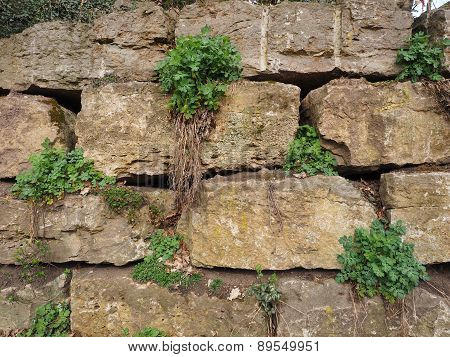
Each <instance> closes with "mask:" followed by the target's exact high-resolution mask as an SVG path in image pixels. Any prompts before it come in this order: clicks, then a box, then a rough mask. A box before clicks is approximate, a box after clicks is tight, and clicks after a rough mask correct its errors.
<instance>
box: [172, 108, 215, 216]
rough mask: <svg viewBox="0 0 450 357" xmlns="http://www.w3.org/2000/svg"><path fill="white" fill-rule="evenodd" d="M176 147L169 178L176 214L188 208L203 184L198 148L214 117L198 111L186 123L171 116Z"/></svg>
mask: <svg viewBox="0 0 450 357" xmlns="http://www.w3.org/2000/svg"><path fill="white" fill-rule="evenodd" d="M173 118H174V120H175V134H176V146H175V153H174V164H173V169H172V174H171V178H170V182H171V187H172V189H173V190H174V191H175V207H176V211H177V213H182V211H183V210H184V209H186V208H188V207H190V206H191V204H192V203H193V202H194V201H195V199H196V198H197V195H198V193H199V191H200V188H201V182H202V174H203V170H202V163H201V152H200V144H201V143H202V141H203V140H204V139H205V138H206V137H207V136H208V134H209V132H210V129H211V127H212V125H213V118H214V116H213V113H211V112H208V111H198V112H197V113H196V114H195V115H194V116H193V117H192V118H190V119H187V118H185V117H184V115H183V114H179V113H176V114H175V113H174V114H173Z"/></svg>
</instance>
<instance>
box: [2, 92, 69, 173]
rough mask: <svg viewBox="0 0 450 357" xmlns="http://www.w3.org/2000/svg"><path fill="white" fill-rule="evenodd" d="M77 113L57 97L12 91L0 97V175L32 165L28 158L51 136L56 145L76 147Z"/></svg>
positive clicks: (15, 171)
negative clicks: (68, 108)
mask: <svg viewBox="0 0 450 357" xmlns="http://www.w3.org/2000/svg"><path fill="white" fill-rule="evenodd" d="M74 126H75V114H73V113H72V112H70V111H68V110H66V109H64V108H63V107H61V106H59V105H58V103H57V102H56V101H55V100H54V99H49V98H45V97H41V96H32V95H21V94H17V93H11V94H9V95H8V96H6V97H0V137H1V138H2V140H1V141H0V178H5V177H15V176H17V174H19V173H20V172H21V171H23V170H25V169H28V168H29V167H30V165H29V163H28V158H29V157H30V155H31V154H33V153H35V152H37V151H40V150H41V149H42V147H41V143H42V142H43V141H44V139H45V138H49V139H50V141H51V142H52V143H54V144H55V145H56V146H62V147H64V148H73V147H74V146H75V134H74Z"/></svg>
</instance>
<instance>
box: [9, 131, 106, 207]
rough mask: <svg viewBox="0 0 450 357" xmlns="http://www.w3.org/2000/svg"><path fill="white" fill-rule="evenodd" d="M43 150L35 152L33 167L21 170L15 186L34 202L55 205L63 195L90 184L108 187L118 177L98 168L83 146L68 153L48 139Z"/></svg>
mask: <svg viewBox="0 0 450 357" xmlns="http://www.w3.org/2000/svg"><path fill="white" fill-rule="evenodd" d="M42 147H43V150H42V151H41V152H39V153H35V154H32V155H31V157H30V159H29V162H30V163H31V169H29V170H27V171H24V172H21V173H20V174H19V175H17V177H16V183H15V184H14V186H13V187H12V189H11V192H12V194H13V195H15V196H16V197H18V198H20V199H24V200H31V201H33V202H45V203H47V204H52V203H53V200H54V199H57V198H61V197H62V195H63V194H64V193H65V192H67V193H73V192H76V191H79V190H81V189H83V188H84V187H85V185H86V184H87V183H89V184H91V185H92V186H100V187H104V186H105V185H107V184H113V183H114V182H115V179H114V178H112V177H109V176H105V175H104V174H103V173H101V172H99V171H97V170H95V169H94V164H93V161H92V160H88V159H86V158H84V154H83V150H82V149H75V150H72V151H69V152H66V151H65V150H64V149H61V148H55V147H53V145H52V144H51V142H50V140H49V139H48V138H47V139H45V140H44V142H43V143H42Z"/></svg>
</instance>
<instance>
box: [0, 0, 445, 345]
mask: <svg viewBox="0 0 450 357" xmlns="http://www.w3.org/2000/svg"><path fill="white" fill-rule="evenodd" d="M122 2H123V1H122ZM410 5H411V4H410V1H392V0H382V1H374V0H356V1H350V0H348V1H347V0H341V1H337V4H318V3H301V2H287V1H286V2H283V3H281V4H279V5H277V6H262V5H252V4H249V3H248V2H244V1H238V0H231V1H220V2H216V1H206V2H202V3H198V4H193V5H189V6H186V7H185V8H183V9H182V10H181V11H179V12H178V13H175V12H170V11H169V12H168V11H164V10H163V9H162V8H161V7H159V6H157V5H155V4H154V3H152V2H145V3H141V4H139V5H138V6H137V8H135V9H133V10H129V11H119V10H116V11H114V12H112V13H111V14H108V15H105V16H102V17H100V18H98V19H96V20H95V22H94V23H93V24H80V23H76V24H74V23H64V22H50V23H42V24H37V25H35V26H33V27H31V28H29V29H26V30H25V31H23V32H22V33H20V34H16V35H13V36H11V37H10V38H5V39H0V47H1V48H2V53H1V55H0V89H4V90H6V91H0V93H9V92H10V91H11V92H10V93H9V95H3V96H0V137H1V139H2V140H1V141H0V179H2V181H0V264H1V265H0V274H3V275H0V335H1V334H14V333H15V332H17V331H19V330H21V329H23V328H27V327H29V324H30V320H31V317H32V315H33V313H34V310H35V308H36V306H37V305H40V304H42V303H45V302H47V301H51V300H54V299H64V298H67V297H68V296H69V293H68V292H67V286H68V284H69V280H70V279H69V278H68V277H67V276H66V275H64V274H63V275H60V274H58V277H56V276H52V278H51V279H50V278H49V279H47V281H46V282H45V284H43V285H42V286H35V285H32V284H31V285H30V284H28V285H24V284H18V283H16V282H14V281H11V279H8V278H6V276H7V274H10V273H9V271H10V270H11V271H14V269H15V268H14V267H12V266H11V265H14V264H16V263H17V258H16V252H17V249H18V248H20V247H24V246H26V244H27V242H28V241H29V237H30V230H31V223H30V222H31V218H30V217H31V206H30V204H29V203H27V202H24V201H20V200H17V199H15V198H13V197H12V196H11V195H10V193H9V190H10V187H11V179H13V178H14V177H15V176H16V175H17V174H18V173H19V172H21V171H23V170H24V169H26V168H28V167H29V164H28V163H27V159H28V157H29V155H31V154H33V153H36V152H37V151H38V150H39V149H40V144H41V142H42V141H43V139H44V138H45V137H48V138H49V139H50V140H51V141H52V142H54V143H55V144H57V145H59V146H60V147H64V148H66V149H72V148H74V147H81V148H83V149H84V150H85V155H86V157H88V158H90V159H93V160H94V164H95V166H96V168H97V169H99V170H102V171H104V172H105V173H106V174H108V175H114V176H117V177H118V178H119V179H120V180H122V181H126V182H127V183H128V184H130V185H135V184H136V183H139V182H141V181H140V179H143V181H144V182H147V183H149V182H150V183H151V184H150V185H149V186H158V185H157V184H155V182H156V183H157V182H160V183H162V184H161V185H159V186H160V187H157V188H156V187H140V188H137V187H135V189H139V190H140V192H141V193H142V194H143V195H144V196H145V199H146V202H145V205H144V206H143V207H142V208H141V209H140V210H139V211H138V212H137V214H136V217H135V219H134V220H133V221H130V220H129V219H127V217H126V216H125V215H121V214H117V213H113V212H111V211H110V210H109V209H108V207H107V206H106V203H105V201H104V199H103V198H102V197H101V196H100V195H96V194H95V193H94V192H89V193H86V192H84V194H83V195H81V194H72V195H66V196H65V197H64V198H63V199H61V200H59V201H57V202H55V203H54V204H53V205H52V206H50V207H48V208H47V209H46V211H45V215H44V216H43V219H42V220H40V221H39V222H38V227H37V231H36V232H35V233H36V235H37V237H38V238H40V239H42V240H43V241H45V242H46V243H48V245H49V247H50V253H49V255H48V257H47V260H48V262H50V263H61V264H62V266H63V267H65V266H68V264H69V263H70V262H72V263H71V264H74V263H73V262H77V264H78V263H79V266H74V265H70V266H71V267H75V269H74V274H73V277H72V279H71V282H70V302H71V309H72V315H71V326H72V333H74V334H75V335H82V336H118V335H120V334H121V333H122V329H123V328H128V329H130V331H132V332H133V331H136V330H138V329H140V328H143V327H147V326H152V327H156V328H160V329H163V330H164V331H166V332H167V333H168V334H169V335H171V336H263V335H266V334H267V329H266V321H265V316H264V315H263V314H262V313H261V311H259V310H258V306H257V302H256V300H254V299H253V298H251V297H250V296H249V295H248V294H246V293H245V292H246V291H247V290H246V289H247V288H248V286H250V285H251V284H252V283H253V282H254V281H255V275H254V274H253V272H252V273H249V272H244V271H242V270H239V269H247V270H253V269H254V268H255V267H256V266H257V265H258V264H260V265H261V266H262V268H263V269H269V270H277V273H278V275H279V287H280V290H281V292H282V294H283V295H282V296H283V298H282V300H283V302H284V303H282V304H281V305H280V307H279V309H280V318H279V325H278V328H277V334H278V336H356V335H358V336H359V335H360V336H398V335H416V336H450V318H449V301H448V295H449V294H450V281H449V280H448V276H449V274H448V262H449V261H450V248H449V247H450V240H449V239H450V238H449V237H450V234H449V233H450V231H449V221H450V212H449V207H450V199H449V197H450V196H449V187H450V175H449V170H448V164H449V163H450V151H449V146H448V142H449V141H450V122H449V120H448V116H447V115H448V113H446V112H445V110H444V109H443V107H442V105H440V104H439V103H438V102H437V101H436V98H435V96H434V94H433V92H432V91H430V89H429V88H428V87H427V86H425V85H424V84H422V83H414V84H412V83H409V82H403V83H400V82H395V81H381V80H387V79H392V78H393V77H394V76H395V75H396V74H397V73H398V72H399V70H400V68H399V67H398V66H397V65H396V64H395V59H396V54H397V50H398V49H399V48H401V47H402V46H403V45H404V44H405V43H406V41H407V39H408V38H409V36H410V35H411V31H412V23H413V21H412V16H411V14H410V12H409V6H410ZM237 9H239V11H237ZM433 16H434V17H435V18H436V21H437V22H436V31H435V32H433V34H434V33H436V34H437V33H438V32H439V31H440V32H439V33H440V34H441V33H447V34H448V10H446V9H441V10H439V11H436V12H434V13H433ZM206 24H208V25H210V26H211V28H212V32H213V34H218V33H220V34H226V35H229V36H230V38H231V40H232V42H233V43H234V44H235V45H236V46H237V48H238V49H239V50H240V52H241V53H242V57H243V65H244V79H243V80H241V81H239V82H237V83H235V84H233V85H231V86H230V87H229V89H228V91H227V93H226V96H225V98H224V99H223V101H222V103H221V108H220V110H219V111H218V112H217V114H216V117H215V126H214V128H213V130H212V132H211V134H210V135H209V137H208V138H207V139H206V140H205V142H203V143H202V169H203V170H204V172H205V173H207V176H206V177H205V180H204V189H203V192H202V195H201V197H200V199H199V200H198V201H197V202H196V203H195V205H194V206H193V207H192V209H191V210H190V211H188V212H184V213H183V215H182V216H181V217H180V219H179V221H178V224H177V230H178V231H179V232H180V233H182V234H183V235H184V236H185V243H186V247H187V248H188V250H189V254H190V261H191V263H192V265H193V269H195V271H199V272H201V273H202V274H204V275H205V276H207V277H208V278H209V277H210V278H211V279H212V278H214V277H223V278H224V281H225V282H226V284H225V287H223V288H222V290H221V292H220V294H218V295H214V294H211V292H210V291H208V288H207V286H206V281H203V282H202V283H201V284H199V285H198V287H196V288H194V289H193V290H189V291H186V290H183V289H175V291H174V290H168V289H166V288H162V287H159V286H157V285H156V284H154V283H146V284H139V283H137V282H135V281H133V279H132V278H131V275H130V274H131V267H130V266H124V265H127V264H129V263H133V262H136V261H139V260H142V259H143V258H144V257H145V255H146V254H147V248H148V242H146V241H145V239H146V238H147V237H148V236H149V235H150V234H151V233H153V232H154V231H155V229H157V228H159V225H158V222H155V220H154V217H152V215H151V207H152V205H157V206H158V207H159V208H161V210H162V211H164V212H166V213H170V212H171V211H172V209H173V207H174V197H173V194H172V192H171V191H170V190H169V189H168V188H167V184H166V183H164V182H165V179H166V177H167V175H168V174H169V172H170V167H171V165H172V164H173V148H174V145H175V143H176V140H177V138H175V137H174V128H173V123H172V122H171V120H170V112H169V110H168V109H167V106H166V102H167V99H168V97H167V95H165V94H163V93H162V91H161V89H160V88H159V85H158V84H157V83H156V81H155V79H156V78H155V72H154V66H155V64H156V62H157V61H159V60H160V59H162V58H163V57H164V54H165V53H166V51H167V50H168V49H169V48H170V47H171V46H172V45H173V40H174V37H176V36H180V35H185V34H196V33H198V32H199V30H200V29H201V28H202V27H203V26H204V25H206ZM438 25H439V26H438ZM417 26H419V25H417ZM438 30H439V31H438ZM445 31H447V32H445ZM435 36H438V35H435ZM446 65H447V64H446ZM342 74H345V75H352V76H356V77H362V78H352V79H350V78H339V79H335V80H332V79H333V78H337V77H340V76H341V75H342ZM374 81H376V82H374ZM447 81H448V79H447ZM25 90H27V93H26V94H25V93H23V91H25ZM21 92H22V93H21ZM37 93H39V94H42V95H36V94H37ZM301 93H302V98H303V97H304V98H303V99H302V100H301V97H300V94H301ZM68 94H70V96H69V98H72V99H73V98H78V97H80V98H81V111H80V112H79V113H73V112H71V111H70V110H68V109H66V108H65V107H72V108H76V107H78V106H79V105H80V103H79V102H77V103H67V98H68V97H67V96H66V97H64V95H68ZM44 95H47V96H44ZM51 95H53V96H54V97H56V99H57V100H58V101H56V100H55V99H54V98H50V96H51ZM63 97H64V98H65V99H64V100H62V98H63ZM68 104H69V105H68ZM306 123H309V124H311V125H314V126H315V127H316V128H317V130H318V133H319V134H320V140H321V144H322V146H323V147H324V148H326V149H328V150H330V151H331V153H332V154H333V155H334V157H335V158H336V160H337V163H338V167H337V168H338V171H339V173H340V174H341V175H342V176H333V177H328V176H322V175H319V176H314V177H306V178H304V177H302V175H290V176H289V175H287V174H286V173H284V172H283V171H281V170H280V169H281V168H282V166H283V163H284V159H285V155H286V152H287V149H288V145H289V142H290V141H291V140H292V139H293V138H294V137H295V133H296V129H297V127H298V125H299V124H301V125H303V124H306ZM255 171H257V172H255ZM367 181H370V182H372V183H374V185H372V186H371V188H370V190H369V191H371V195H370V196H368V195H367V192H368V188H367V185H366V184H367ZM377 217H378V218H380V217H386V218H387V219H389V220H391V221H395V220H398V219H402V220H404V222H405V223H406V226H407V229H408V232H407V235H406V236H405V239H406V241H408V242H413V243H414V244H415V254H416V257H417V258H418V260H419V261H421V262H422V263H424V264H436V263H442V264H445V263H447V265H440V266H437V267H434V266H429V271H431V272H433V274H432V277H433V279H436V280H435V281H436V283H435V284H436V285H437V286H438V287H439V288H433V287H432V286H430V285H427V284H425V283H424V284H421V285H420V286H419V287H418V288H416V289H415V290H414V291H413V293H412V295H411V296H410V297H408V298H407V299H406V300H405V305H403V307H399V306H397V305H394V306H388V305H386V304H385V303H384V302H383V301H382V300H381V299H379V298H372V299H365V300H361V299H358V298H357V297H356V296H355V295H354V292H353V290H352V288H351V286H350V285H349V284H343V285H341V284H337V283H336V282H335V281H334V277H335V271H333V270H331V271H329V272H325V271H324V270H323V269H329V270H330V269H339V268H340V266H339V264H338V262H337V261H336V255H337V254H338V253H339V252H340V251H341V246H340V245H339V243H338V239H339V237H341V236H342V235H348V234H352V233H353V231H354V229H355V228H357V227H367V226H369V225H370V222H371V221H372V220H373V219H375V218H377ZM92 264H97V265H98V266H93V265H92ZM100 264H103V265H102V266H100ZM2 265H3V266H2ZM113 265H114V266H113ZM216 267H220V268H226V269H212V268H216ZM58 269H59V268H58ZM233 269H236V270H233ZM288 269H294V270H291V271H285V270H288ZM227 274H229V275H227ZM8 276H9V275H8ZM230 277H231V278H230ZM227 279H229V280H227ZM227 281H229V282H228V283H227ZM433 281H434V280H433ZM433 286H435V285H433ZM235 288H238V289H239V294H238V295H237V296H235V297H234V298H232V297H231V296H229V295H230V293H231V292H232V290H233V289H235ZM11 292H14V294H16V295H18V296H19V297H20V300H19V301H15V302H14V301H10V300H9V299H8V296H10V294H11ZM32 296H35V297H32ZM402 314H403V315H402ZM405 321H406V322H407V323H405Z"/></svg>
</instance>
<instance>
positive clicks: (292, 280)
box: [277, 274, 450, 337]
mask: <svg viewBox="0 0 450 357" xmlns="http://www.w3.org/2000/svg"><path fill="white" fill-rule="evenodd" d="M279 290H280V291H281V294H282V300H283V303H281V304H280V314H281V318H279V320H278V321H279V325H278V331H277V332H278V334H277V335H278V336H287V337H294V336H295V337H299V336H304V337H310V336H314V337H319V336H320V337H330V336H341V337H342V336H449V335H450V329H449V326H450V320H449V316H450V306H449V304H448V301H447V300H446V299H445V297H442V296H441V295H440V294H438V293H436V292H433V293H431V292H430V290H426V289H425V288H424V287H418V288H416V289H414V290H413V291H412V292H411V293H410V295H409V296H408V297H407V298H406V299H405V301H404V305H403V306H401V304H396V305H392V306H389V305H388V304H386V303H384V302H383V301H382V299H381V298H380V297H375V298H371V299H361V298H360V297H359V296H357V295H356V294H355V293H354V291H353V289H352V286H351V284H338V283H336V281H335V280H334V279H329V278H328V279H310V280H308V279H305V278H302V277H296V276H295V274H292V275H291V276H290V277H281V278H280V279H279Z"/></svg>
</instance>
